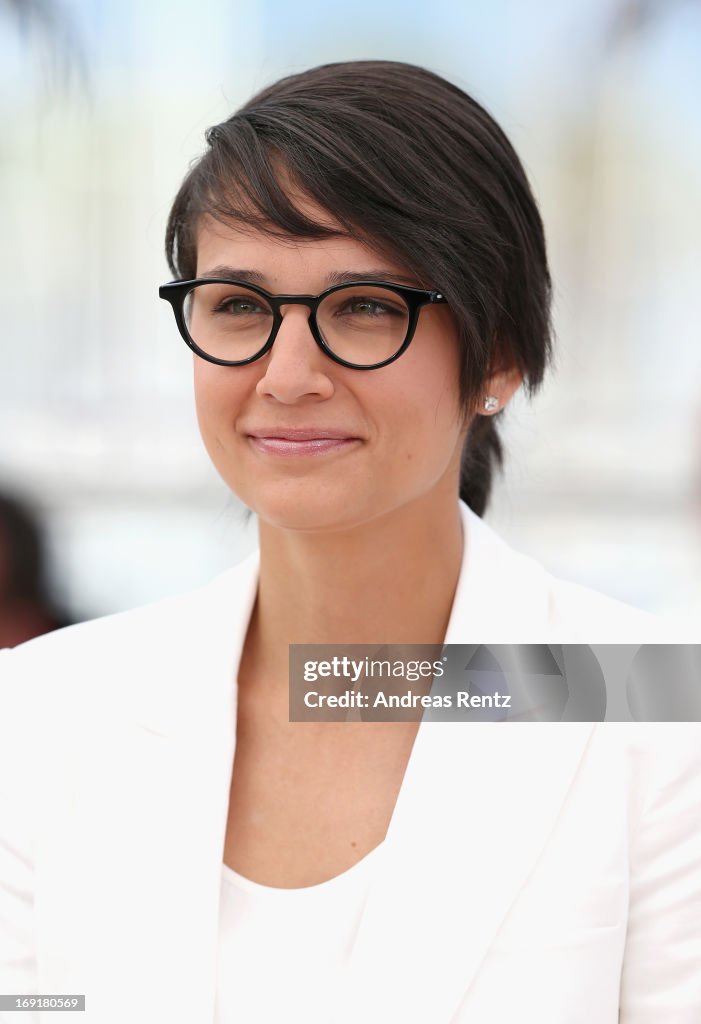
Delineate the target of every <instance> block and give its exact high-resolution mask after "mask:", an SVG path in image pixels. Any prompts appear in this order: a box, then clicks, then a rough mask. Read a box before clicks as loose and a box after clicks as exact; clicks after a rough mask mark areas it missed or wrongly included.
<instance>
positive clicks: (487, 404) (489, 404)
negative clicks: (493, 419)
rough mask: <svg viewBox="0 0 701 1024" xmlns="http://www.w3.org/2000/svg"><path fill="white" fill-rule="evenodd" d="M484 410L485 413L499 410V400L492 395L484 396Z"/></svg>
mask: <svg viewBox="0 0 701 1024" xmlns="http://www.w3.org/2000/svg"><path fill="white" fill-rule="evenodd" d="M484 408H485V410H486V411H487V412H494V410H495V409H498V408H499V399H498V398H496V397H495V396H494V395H485V399H484Z"/></svg>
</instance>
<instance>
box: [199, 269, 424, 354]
mask: <svg viewBox="0 0 701 1024" xmlns="http://www.w3.org/2000/svg"><path fill="white" fill-rule="evenodd" d="M184 309H185V320H186V324H187V329H188V331H189V333H190V337H191V338H192V340H193V341H194V342H195V344H196V345H197V347H198V348H200V349H201V350H202V351H203V352H205V353H207V355H210V356H213V357H215V358H216V359H224V360H232V361H236V360H239V359H248V358H250V357H251V356H254V355H255V354H256V353H257V352H259V351H260V350H261V348H262V347H263V346H264V345H265V343H266V342H267V340H268V338H269V337H270V333H271V331H272V328H273V319H274V317H273V311H272V309H271V307H270V305H269V304H268V303H267V302H266V300H265V299H264V298H263V296H262V295H258V294H257V293H256V292H253V291H249V290H248V289H246V288H245V287H243V286H241V285H233V284H200V285H196V286H195V287H194V288H192V289H191V290H190V292H188V295H187V297H186V300H185V306H184ZM316 317H317V325H318V328H319V332H320V334H321V336H322V338H323V339H324V341H325V343H326V344H327V345H328V347H329V348H330V349H331V351H332V352H333V353H334V354H335V355H337V356H338V357H339V358H341V359H345V360H346V361H347V362H350V363H355V364H356V365H358V366H372V365H373V363H379V362H381V361H382V360H384V359H389V358H390V357H391V356H393V355H394V354H395V353H396V352H398V351H399V349H400V348H401V347H402V345H403V344H404V339H405V338H406V335H407V331H408V327H409V310H408V308H407V306H406V303H405V302H404V300H403V299H402V298H401V296H400V295H397V293H396V292H392V291H389V290H388V289H385V288H376V287H367V286H365V285H359V286H355V285H354V286H352V287H348V288H345V287H344V288H341V289H339V290H338V291H335V292H331V293H330V294H329V295H327V296H326V297H325V298H324V299H323V300H322V302H321V303H320V304H319V307H318V309H317V314H316Z"/></svg>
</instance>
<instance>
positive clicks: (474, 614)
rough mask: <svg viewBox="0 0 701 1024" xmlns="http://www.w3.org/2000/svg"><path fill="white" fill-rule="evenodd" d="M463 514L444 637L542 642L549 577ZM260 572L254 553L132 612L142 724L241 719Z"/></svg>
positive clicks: (163, 728) (185, 726) (172, 728)
mask: <svg viewBox="0 0 701 1024" xmlns="http://www.w3.org/2000/svg"><path fill="white" fill-rule="evenodd" d="M460 511H461V516H462V524H463V558H462V567H461V570H460V576H459V579H458V584H457V588H456V592H455V597H454V600H453V607H452V611H451V615H450V619H449V622H448V628H447V632H446V637H445V643H451V644H452V643H472V642H478V643H533V642H541V641H544V640H545V633H546V627H547V621H548V596H549V595H548V581H549V576H548V574H547V573H546V572H545V570H544V569H543V568H542V567H541V566H540V565H539V564H538V563H537V562H536V561H534V560H533V559H531V558H529V557H527V556H525V555H521V554H519V553H518V552H516V551H514V550H513V549H512V548H511V547H509V545H508V544H506V543H505V542H504V541H503V540H502V539H501V538H500V537H499V536H498V534H497V533H495V532H494V530H493V529H492V528H491V527H490V526H488V525H487V523H485V522H484V520H483V519H481V518H480V517H479V516H477V515H476V514H475V513H474V512H473V511H472V509H470V508H469V506H468V505H466V504H465V503H464V502H463V501H461V502H460ZM258 574H259V553H258V551H257V550H256V551H253V552H252V553H251V554H250V555H249V556H248V557H247V558H246V559H245V560H244V561H243V562H241V563H240V564H239V565H236V566H234V567H233V568H232V569H229V570H227V571H226V572H224V573H221V574H220V575H219V576H217V577H216V578H215V579H214V580H212V581H211V582H210V583H209V584H207V585H206V586H204V587H202V588H200V589H198V590H196V591H193V592H191V593H189V594H185V595H183V596H180V597H176V598H172V599H169V600H167V601H163V602H159V603H158V604H156V605H152V606H149V607H147V608H144V609H140V610H139V611H138V612H137V613H134V614H136V615H137V616H141V617H142V619H143V627H142V634H143V635H142V646H141V662H142V664H143V662H144V661H147V662H152V663H153V672H151V673H150V675H149V678H148V681H147V684H146V685H144V682H143V679H142V678H141V676H140V675H134V676H132V681H133V685H134V686H136V687H137V689H136V691H135V692H133V693H132V701H131V706H132V711H133V714H134V717H135V718H136V720H138V721H140V722H141V723H142V725H143V726H144V727H145V728H147V729H149V730H150V731H152V732H155V733H158V734H161V735H168V734H187V733H188V732H190V731H191V730H192V728H193V725H194V724H195V723H196V721H197V720H204V719H206V718H207V716H208V715H209V714H214V715H216V716H217V717H218V718H221V716H222V715H226V716H227V717H229V716H235V708H236V677H237V672H238V666H239V662H240V660H241V653H242V649H243V644H244V641H245V638H246V632H247V630H248V625H249V622H250V617H251V613H252V611H253V606H254V603H255V599H256V593H257V588H258ZM130 614H131V613H130ZM139 621H140V619H139V618H137V619H136V620H135V624H136V625H138V623H139ZM124 685H125V683H124V681H122V683H120V689H121V688H122V687H123V686H124ZM127 690H128V687H127Z"/></svg>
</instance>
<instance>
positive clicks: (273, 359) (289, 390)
mask: <svg viewBox="0 0 701 1024" xmlns="http://www.w3.org/2000/svg"><path fill="white" fill-rule="evenodd" d="M280 312H281V313H282V323H281V325H280V329H279V330H278V332H277V335H276V337H275V341H274V342H273V347H272V349H271V350H270V352H268V353H267V354H266V355H264V356H263V357H262V359H261V360H260V362H261V364H262V365H263V366H264V368H265V372H264V373H263V376H262V377H261V378H260V380H259V381H258V384H257V385H256V391H257V392H258V394H259V395H261V396H262V397H264V396H268V397H272V398H275V399H277V401H279V402H283V403H285V404H286V405H290V404H292V403H294V402H297V401H299V399H300V398H304V397H307V396H313V397H318V398H329V397H330V396H331V395H332V394H333V390H334V388H333V382H332V380H331V378H330V377H329V375H328V371H329V370H330V368H331V366H332V365H333V364H332V363H331V360H330V359H329V358H328V356H326V355H325V354H324V353H323V352H322V351H321V349H320V348H319V346H318V345H317V343H316V341H315V340H314V336H313V335H312V332H311V329H310V326H309V316H310V310H309V307H308V306H302V305H297V304H294V305H293V304H289V305H286V306H281V307H280Z"/></svg>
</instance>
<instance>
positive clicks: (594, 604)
mask: <svg viewBox="0 0 701 1024" xmlns="http://www.w3.org/2000/svg"><path fill="white" fill-rule="evenodd" d="M547 578H548V595H549V601H548V620H549V625H550V626H551V627H552V628H553V629H554V630H556V631H557V632H558V634H560V635H562V636H566V635H567V634H569V633H571V634H581V636H582V639H584V640H585V642H587V643H589V642H591V643H639V644H643V643H646V644H647V643H671V642H675V641H679V640H681V639H682V637H681V634H680V630H679V628H678V626H677V624H676V623H675V622H673V621H672V620H671V619H666V618H664V617H662V616H660V615H655V614H653V613H651V612H647V611H644V610H642V609H640V608H635V607H633V606H632V605H629V604H627V603H626V602H624V601H619V600H617V599H616V598H613V597H609V596H608V595H607V594H602V593H600V592H599V591H597V590H594V589H592V588H590V587H586V586H583V585H581V584H579V583H574V582H572V581H570V580H563V579H560V578H559V577H557V576H554V575H552V574H550V573H547Z"/></svg>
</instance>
